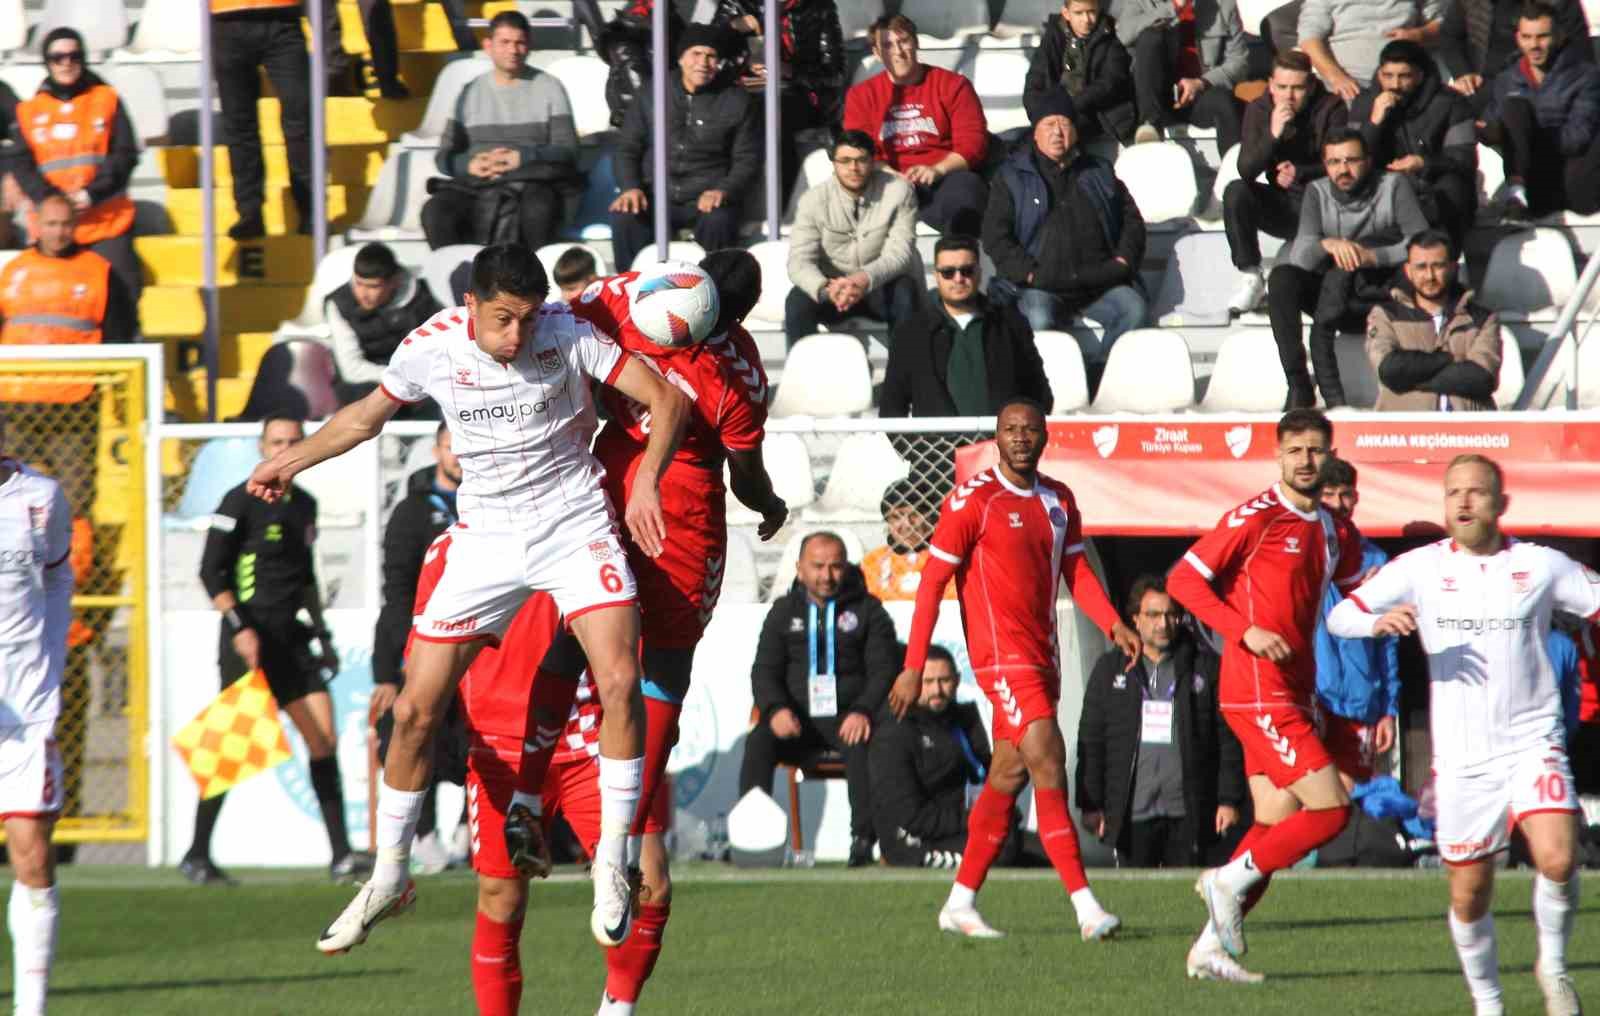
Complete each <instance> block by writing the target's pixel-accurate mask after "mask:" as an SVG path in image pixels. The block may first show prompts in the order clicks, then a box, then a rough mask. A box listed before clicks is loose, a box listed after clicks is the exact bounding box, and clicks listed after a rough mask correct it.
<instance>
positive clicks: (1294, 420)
mask: <svg viewBox="0 0 1600 1016" xmlns="http://www.w3.org/2000/svg"><path fill="white" fill-rule="evenodd" d="M1308 430H1314V431H1316V432H1318V433H1319V434H1321V435H1322V437H1323V439H1324V440H1326V441H1327V442H1328V444H1330V445H1331V444H1333V423H1332V422H1331V421H1329V419H1328V418H1327V417H1326V416H1324V415H1322V410H1320V409H1291V410H1289V411H1288V412H1287V413H1284V414H1283V416H1281V417H1279V419H1278V440H1279V441H1282V440H1283V439H1284V437H1285V436H1286V435H1289V434H1304V433H1305V432H1306V431H1308Z"/></svg>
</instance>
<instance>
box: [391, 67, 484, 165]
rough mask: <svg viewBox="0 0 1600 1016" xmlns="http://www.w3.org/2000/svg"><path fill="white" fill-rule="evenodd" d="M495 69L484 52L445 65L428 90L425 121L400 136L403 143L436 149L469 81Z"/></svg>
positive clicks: (413, 146)
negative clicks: (431, 88)
mask: <svg viewBox="0 0 1600 1016" xmlns="http://www.w3.org/2000/svg"><path fill="white" fill-rule="evenodd" d="M492 69H493V68H492V67H491V65H490V63H489V58H488V57H487V56H486V55H483V54H481V53H480V54H476V55H474V56H472V57H470V58H467V59H462V60H452V61H450V62H449V63H447V64H445V65H444V69H442V70H441V71H439V76H438V77H437V78H435V79H434V82H433V90H432V91H431V92H429V93H428V108H427V109H425V110H423V112H422V122H421V123H419V124H417V126H416V129H414V130H409V131H406V132H405V133H404V134H402V135H400V143H401V144H403V145H405V146H406V147H408V148H437V147H438V146H439V139H440V138H442V137H443V136H444V125H445V124H446V123H448V122H449V121H450V117H451V116H452V115H454V113H455V111H456V100H457V99H459V98H461V90H462V89H463V88H466V87H467V82H469V81H471V80H472V79H473V78H476V77H481V76H482V75H484V74H487V73H489V71H490V70H492Z"/></svg>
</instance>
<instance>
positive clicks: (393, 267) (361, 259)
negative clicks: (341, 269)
mask: <svg viewBox="0 0 1600 1016" xmlns="http://www.w3.org/2000/svg"><path fill="white" fill-rule="evenodd" d="M350 270H351V271H352V272H354V273H355V275H356V277H357V278H361V279H388V278H392V277H393V276H394V273H395V272H398V271H399V270H400V261H399V260H398V259H397V258H396V257H395V256H394V251H392V250H390V249H389V245H388V244H386V243H369V244H367V245H366V246H365V247H362V248H361V249H360V250H358V251H356V259H355V261H354V263H353V264H352V265H351V266H350Z"/></svg>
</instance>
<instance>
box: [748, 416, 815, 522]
mask: <svg viewBox="0 0 1600 1016" xmlns="http://www.w3.org/2000/svg"><path fill="white" fill-rule="evenodd" d="M761 456H762V459H763V460H764V461H765V462H766V464H767V473H768V474H769V475H770V476H771V477H772V487H773V489H774V490H776V491H777V492H778V496H779V497H781V498H783V501H784V504H787V505H788V506H789V510H790V511H791V512H792V511H795V510H796V509H799V508H804V507H805V506H806V505H809V504H810V503H811V502H813V501H815V500H816V499H817V486H816V480H815V479H814V478H813V476H812V473H811V452H809V451H808V450H807V449H806V443H805V442H804V441H803V440H801V439H800V435H799V434H788V433H777V434H768V435H767V436H766V440H764V441H762V442H761Z"/></svg>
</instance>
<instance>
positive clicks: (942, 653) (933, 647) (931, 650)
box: [923, 642, 961, 681]
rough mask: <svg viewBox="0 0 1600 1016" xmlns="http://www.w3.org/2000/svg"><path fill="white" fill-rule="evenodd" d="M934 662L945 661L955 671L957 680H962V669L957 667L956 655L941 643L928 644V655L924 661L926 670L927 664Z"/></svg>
mask: <svg viewBox="0 0 1600 1016" xmlns="http://www.w3.org/2000/svg"><path fill="white" fill-rule="evenodd" d="M934 660H943V661H944V662H946V663H948V664H950V669H951V670H953V671H955V674H956V680H958V681H959V680H961V668H960V667H958V666H956V658H955V655H954V654H953V653H951V652H950V650H948V649H946V648H945V647H944V646H941V645H940V644H939V643H937V642H930V643H928V655H927V656H926V657H924V659H923V664H924V669H926V664H929V663H932V662H933V661H934Z"/></svg>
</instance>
